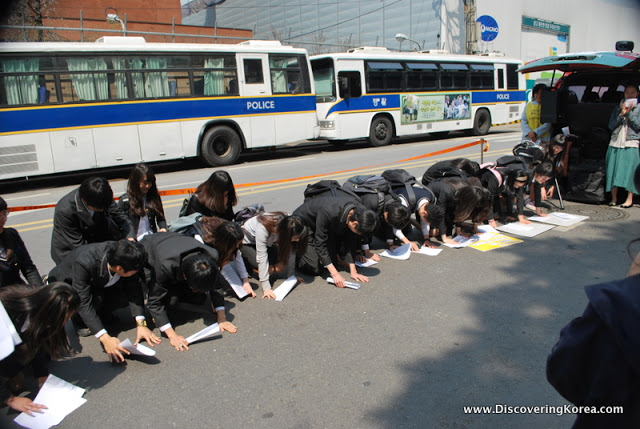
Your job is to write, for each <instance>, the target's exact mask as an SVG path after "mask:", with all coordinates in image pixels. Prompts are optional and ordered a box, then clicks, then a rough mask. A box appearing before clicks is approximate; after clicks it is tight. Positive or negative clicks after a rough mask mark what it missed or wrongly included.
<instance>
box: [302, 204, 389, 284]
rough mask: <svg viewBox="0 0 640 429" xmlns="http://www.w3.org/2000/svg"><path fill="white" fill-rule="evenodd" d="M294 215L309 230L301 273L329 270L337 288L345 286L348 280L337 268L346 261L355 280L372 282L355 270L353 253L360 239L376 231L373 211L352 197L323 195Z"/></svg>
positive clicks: (315, 273) (304, 205) (316, 273)
mask: <svg viewBox="0 0 640 429" xmlns="http://www.w3.org/2000/svg"><path fill="white" fill-rule="evenodd" d="M293 216H298V217H300V218H301V219H302V222H303V223H304V224H305V225H306V226H307V228H309V241H308V245H307V251H306V252H305V253H304V255H302V257H301V258H300V260H299V261H298V269H299V270H300V271H302V272H307V273H309V274H313V275H319V274H321V271H322V269H323V268H326V269H327V270H328V271H329V274H330V275H331V277H332V278H333V281H334V282H335V285H336V286H338V287H345V284H344V282H345V279H344V277H342V276H341V275H340V273H338V270H337V269H336V267H335V265H336V264H337V263H338V262H339V261H340V259H343V261H344V263H345V264H348V266H349V272H350V274H351V278H352V279H353V280H355V281H360V282H368V281H369V278H368V277H367V276H364V275H362V274H359V273H358V271H357V270H356V265H355V261H354V254H355V252H356V251H357V248H358V243H359V240H358V236H362V235H367V234H370V233H372V232H373V231H374V230H375V229H376V226H377V218H376V214H375V213H374V212H373V211H371V210H368V209H366V208H364V206H362V205H361V204H360V203H358V202H357V201H356V200H355V199H353V198H351V197H342V196H335V197H334V196H326V197H324V196H321V197H315V198H311V199H308V200H307V201H306V202H305V203H304V204H302V205H301V206H300V207H298V208H297V209H296V210H295V211H294V212H293ZM341 256H343V258H341Z"/></svg>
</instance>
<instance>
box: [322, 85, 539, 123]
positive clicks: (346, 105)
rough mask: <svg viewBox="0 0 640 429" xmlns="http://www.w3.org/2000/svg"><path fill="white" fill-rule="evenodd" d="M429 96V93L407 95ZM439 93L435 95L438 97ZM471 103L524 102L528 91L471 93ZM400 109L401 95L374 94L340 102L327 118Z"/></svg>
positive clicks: (450, 92) (462, 91)
mask: <svg viewBox="0 0 640 429" xmlns="http://www.w3.org/2000/svg"><path fill="white" fill-rule="evenodd" d="M458 92H459V93H464V92H468V91H464V90H458V91H453V90H452V91H447V92H446V94H455V93H458ZM440 93H445V92H442V91H441V92H440ZM407 94H419V95H429V94H428V93H419V92H418V93H407ZM437 94H439V93H433V95H437ZM471 94H472V95H471V102H472V104H473V103H507V102H511V103H513V102H523V101H526V100H527V97H526V94H527V92H526V91H471ZM399 108H400V94H397V93H396V94H374V95H363V96H361V97H358V98H348V99H346V100H340V101H339V102H337V103H336V104H334V105H333V106H331V108H330V109H329V111H328V112H327V115H326V116H325V118H328V117H329V115H331V114H332V113H341V112H345V113H346V112H351V111H357V110H386V109H399Z"/></svg>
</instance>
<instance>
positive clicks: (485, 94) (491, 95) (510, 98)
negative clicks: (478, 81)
mask: <svg viewBox="0 0 640 429" xmlns="http://www.w3.org/2000/svg"><path fill="white" fill-rule="evenodd" d="M521 101H527V91H473V92H472V93H471V103H472V104H473V103H508V102H511V103H513V102H521Z"/></svg>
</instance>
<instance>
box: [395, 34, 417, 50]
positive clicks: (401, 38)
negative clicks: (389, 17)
mask: <svg viewBox="0 0 640 429" xmlns="http://www.w3.org/2000/svg"><path fill="white" fill-rule="evenodd" d="M396 40H397V41H398V42H400V47H402V42H404V41H405V40H408V41H410V42H413V43H415V44H416V45H418V50H419V51H421V50H422V46H420V43H418V42H417V41H415V40H413V39H410V38H409V36H407V35H406V34H402V33H398V34H396Z"/></svg>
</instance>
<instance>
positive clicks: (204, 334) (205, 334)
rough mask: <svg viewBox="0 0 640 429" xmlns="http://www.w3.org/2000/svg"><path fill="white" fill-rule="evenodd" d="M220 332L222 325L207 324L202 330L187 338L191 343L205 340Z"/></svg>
mask: <svg viewBox="0 0 640 429" xmlns="http://www.w3.org/2000/svg"><path fill="white" fill-rule="evenodd" d="M218 333H220V326H218V324H217V323H214V324H213V325H210V326H207V327H206V328H204V329H203V330H201V331H198V332H196V333H195V334H193V335H192V336H190V337H187V338H185V339H186V340H187V342H188V343H189V344H192V343H195V342H196V341H200V340H204V339H205V338H209V337H213V336H214V335H216V334H218Z"/></svg>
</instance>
